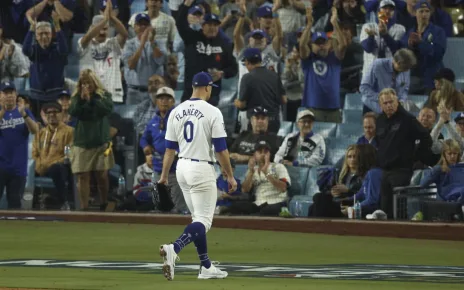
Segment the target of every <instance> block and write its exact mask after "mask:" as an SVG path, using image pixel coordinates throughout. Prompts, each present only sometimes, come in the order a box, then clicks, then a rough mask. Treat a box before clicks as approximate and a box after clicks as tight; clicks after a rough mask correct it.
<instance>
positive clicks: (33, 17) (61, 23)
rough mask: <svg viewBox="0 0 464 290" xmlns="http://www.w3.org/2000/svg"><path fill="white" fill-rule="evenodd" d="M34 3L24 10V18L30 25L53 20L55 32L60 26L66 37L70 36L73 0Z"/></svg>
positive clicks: (49, 0)
mask: <svg viewBox="0 0 464 290" xmlns="http://www.w3.org/2000/svg"><path fill="white" fill-rule="evenodd" d="M36 3H37V5H35V6H33V7H31V8H30V9H29V10H28V11H27V12H26V18H27V20H28V21H29V24H30V25H31V26H33V25H34V24H35V23H36V22H42V21H43V22H53V25H54V28H55V32H56V33H58V31H59V30H61V27H62V28H63V29H62V30H63V32H64V34H65V35H66V37H71V36H72V32H71V27H70V25H69V24H70V21H71V20H72V19H73V17H74V13H73V11H74V9H75V8H76V1H75V0H42V1H36ZM55 19H56V20H55ZM57 26H58V27H57ZM26 37H27V36H26Z"/></svg>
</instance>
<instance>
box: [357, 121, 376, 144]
mask: <svg viewBox="0 0 464 290" xmlns="http://www.w3.org/2000/svg"><path fill="white" fill-rule="evenodd" d="M376 120H377V117H376V115H375V114H374V113H373V112H369V113H366V114H364V117H363V131H364V135H363V136H361V137H359V139H358V141H357V142H356V144H371V145H372V146H374V147H375V149H377V147H378V140H377V136H376V127H375V122H376Z"/></svg>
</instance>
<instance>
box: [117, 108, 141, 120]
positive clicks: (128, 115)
mask: <svg viewBox="0 0 464 290" xmlns="http://www.w3.org/2000/svg"><path fill="white" fill-rule="evenodd" d="M136 108H137V105H119V106H114V109H113V110H114V112H115V113H118V114H119V115H120V116H121V118H124V119H132V118H133V117H134V113H135V109H136Z"/></svg>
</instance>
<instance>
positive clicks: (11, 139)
mask: <svg viewBox="0 0 464 290" xmlns="http://www.w3.org/2000/svg"><path fill="white" fill-rule="evenodd" d="M0 106H1V107H0V121H1V122H0V144H1V146H0V199H1V196H2V195H3V192H4V190H6V197H7V201H8V209H20V208H21V198H22V196H23V193H24V187H25V185H26V176H27V158H28V156H27V155H28V144H29V134H36V133H37V132H38V131H39V126H38V125H37V123H36V122H35V120H34V117H33V115H32V113H31V112H30V111H29V110H27V109H26V108H25V107H24V106H23V105H17V93H16V87H15V86H14V84H13V83H10V82H6V83H3V84H2V85H1V92H0Z"/></svg>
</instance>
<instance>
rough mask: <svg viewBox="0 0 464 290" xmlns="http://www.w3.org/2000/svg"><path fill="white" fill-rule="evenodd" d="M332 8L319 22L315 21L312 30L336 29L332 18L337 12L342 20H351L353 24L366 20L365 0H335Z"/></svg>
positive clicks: (325, 30) (328, 30)
mask: <svg viewBox="0 0 464 290" xmlns="http://www.w3.org/2000/svg"><path fill="white" fill-rule="evenodd" d="M333 3H334V4H333V6H332V10H329V11H328V12H327V14H325V15H324V16H323V17H321V18H320V19H319V20H317V22H315V23H314V27H313V29H312V32H313V33H314V32H330V31H334V25H333V23H332V21H331V20H330V19H332V15H333V13H334V8H335V9H336V11H335V13H336V14H337V17H338V19H339V21H340V22H345V21H348V22H351V23H353V24H363V23H364V22H366V16H365V13H366V12H365V11H364V7H363V1H361V0H340V1H333Z"/></svg>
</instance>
